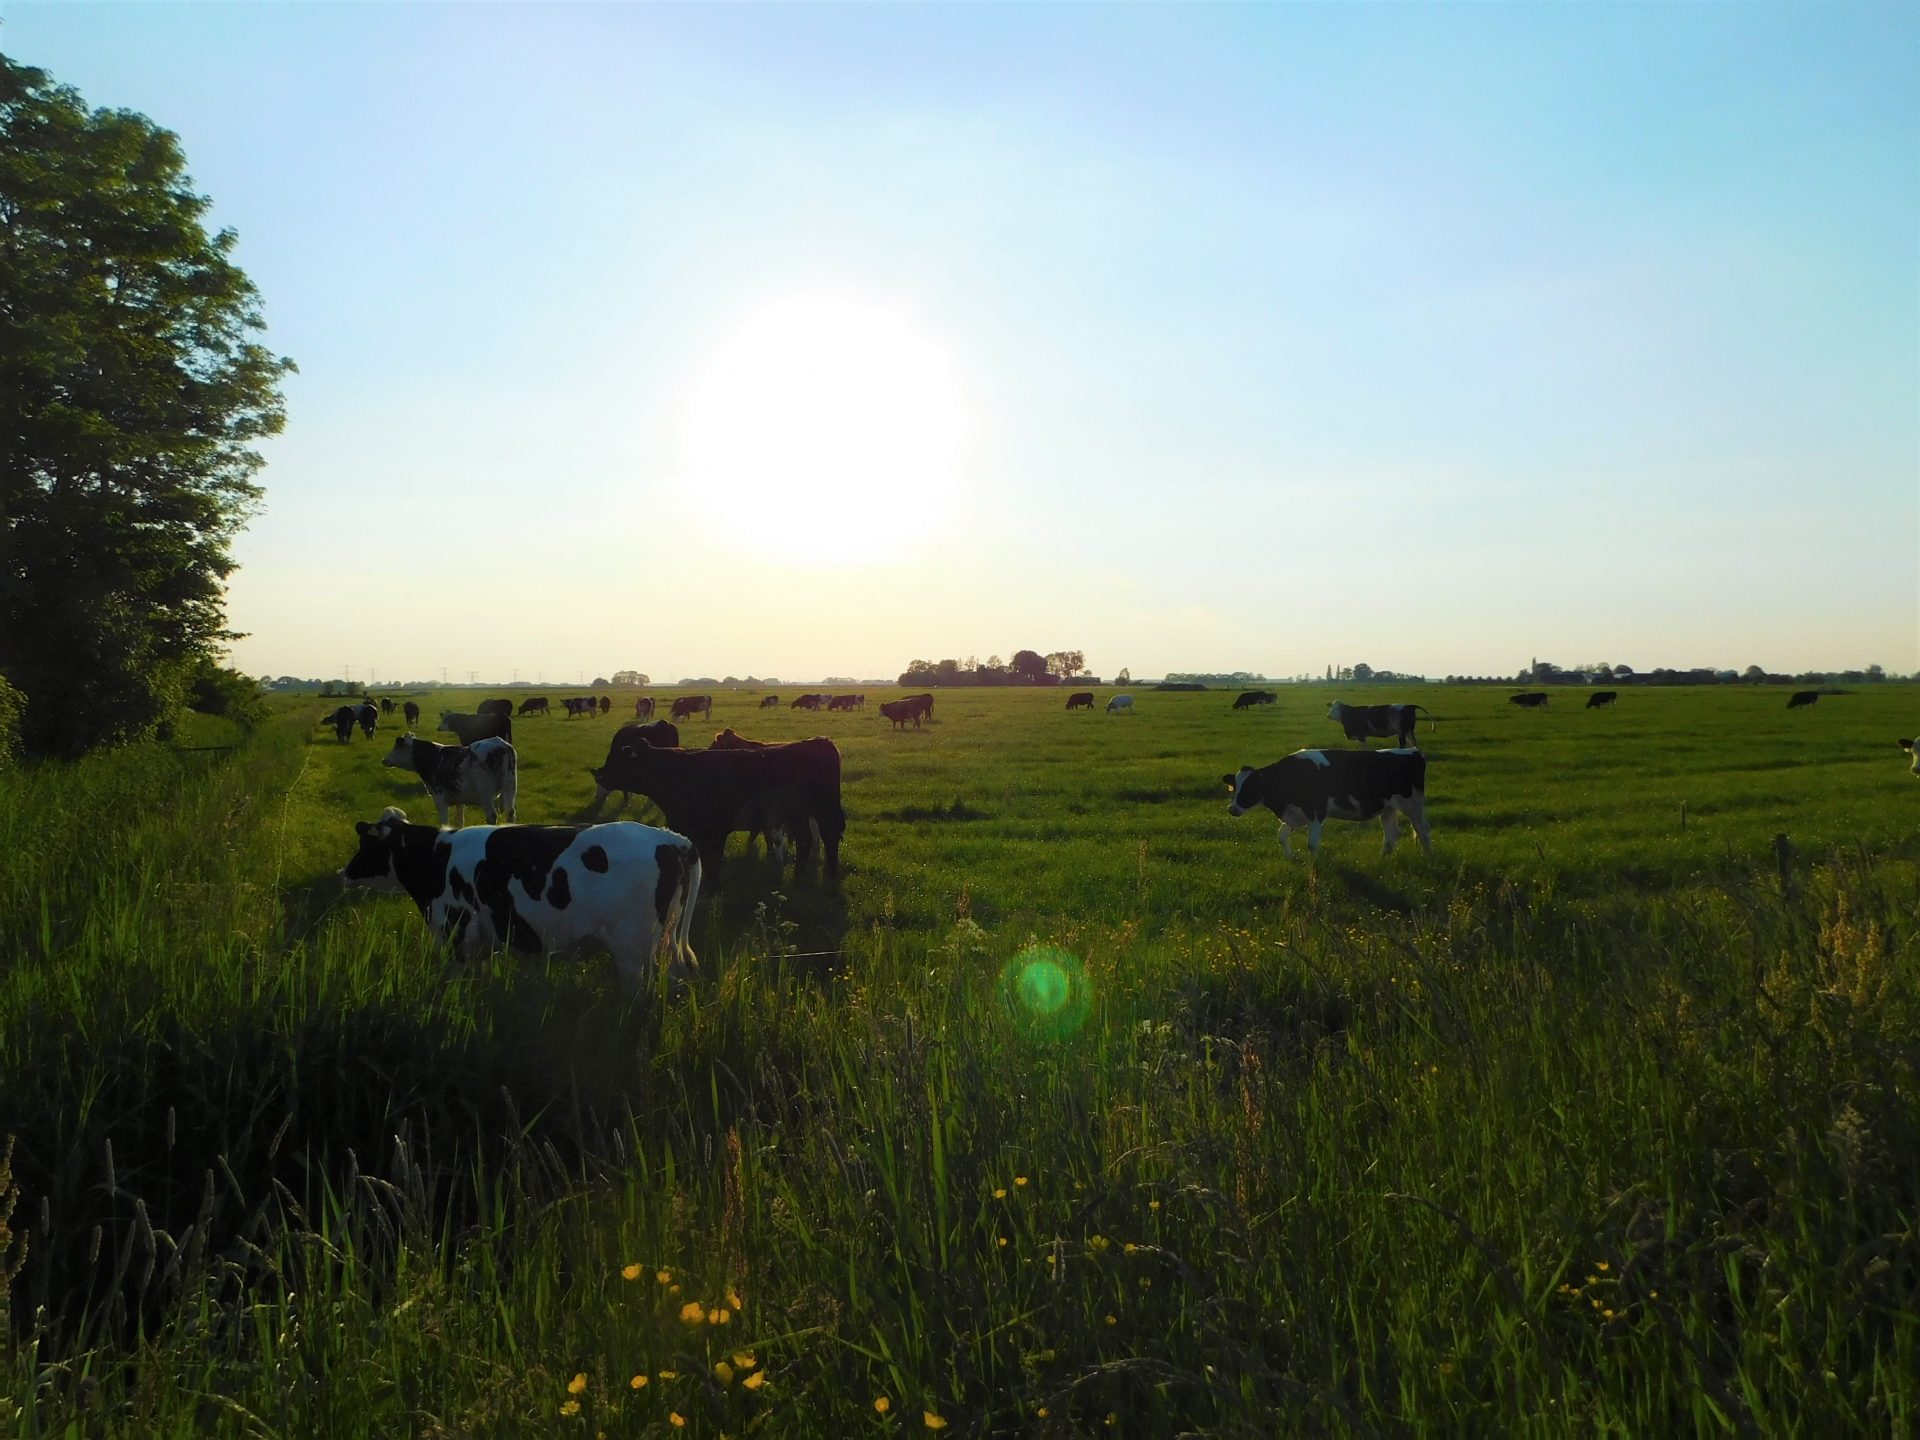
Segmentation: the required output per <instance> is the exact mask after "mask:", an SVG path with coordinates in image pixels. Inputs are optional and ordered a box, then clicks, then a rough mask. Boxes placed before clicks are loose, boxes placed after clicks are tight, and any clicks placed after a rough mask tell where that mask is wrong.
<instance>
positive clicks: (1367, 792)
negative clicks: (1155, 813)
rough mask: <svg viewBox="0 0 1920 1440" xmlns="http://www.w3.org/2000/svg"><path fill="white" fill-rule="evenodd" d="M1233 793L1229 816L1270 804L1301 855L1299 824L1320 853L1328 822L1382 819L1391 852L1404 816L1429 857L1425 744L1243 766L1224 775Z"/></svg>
mask: <svg viewBox="0 0 1920 1440" xmlns="http://www.w3.org/2000/svg"><path fill="white" fill-rule="evenodd" d="M1220 778H1221V780H1222V781H1223V782H1225V784H1226V787H1227V788H1228V789H1229V790H1231V791H1232V792H1233V800H1232V802H1231V803H1230V804H1229V805H1228V806H1227V813H1228V814H1229V815H1244V814H1246V813H1247V811H1249V810H1252V809H1255V808H1256V807H1258V806H1261V805H1264V806H1266V807H1267V808H1268V809H1269V810H1271V811H1273V813H1274V814H1276V815H1278V816H1279V817H1280V848H1281V849H1283V850H1285V851H1286V853H1287V858H1288V859H1289V860H1291V859H1292V858H1293V828H1294V826H1296V825H1305V826H1306V827H1307V850H1308V851H1309V853H1318V851H1319V849H1320V826H1321V823H1322V822H1323V821H1325V820H1327V819H1328V818H1330V817H1331V818H1332V819H1335V820H1371V819H1372V818H1373V817H1374V816H1376V815H1378V816H1380V817H1381V825H1382V827H1383V828H1384V829H1385V831H1386V849H1385V851H1384V853H1385V854H1388V855H1391V854H1392V853H1393V847H1394V845H1395V844H1396V843H1397V842H1398V841H1399V839H1400V824H1399V821H1398V819H1397V816H1398V815H1404V816H1406V817H1407V819H1408V820H1409V821H1410V822H1411V823H1412V825H1413V833H1414V834H1415V835H1417V836H1419V837H1420V846H1421V848H1422V849H1423V850H1425V851H1426V852H1427V853H1428V854H1429V855H1431V854H1432V853H1433V841H1432V839H1431V838H1430V837H1429V835H1428V832H1427V808H1426V792H1427V757H1426V756H1424V755H1422V754H1421V753H1420V752H1419V751H1418V750H1296V751H1294V753H1293V754H1291V755H1289V756H1287V757H1286V758H1285V759H1284V760H1276V761H1274V763H1273V764H1271V765H1267V766H1263V767H1262V768H1261V769H1258V770H1255V769H1254V768H1253V767H1252V766H1250V765H1242V766H1241V767H1240V772H1239V773H1238V774H1237V775H1222V776H1221V777H1220Z"/></svg>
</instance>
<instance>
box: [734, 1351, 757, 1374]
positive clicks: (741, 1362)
mask: <svg viewBox="0 0 1920 1440" xmlns="http://www.w3.org/2000/svg"><path fill="white" fill-rule="evenodd" d="M733 1363H734V1364H735V1365H738V1366H739V1367H740V1368H741V1369H742V1370H751V1369H752V1368H753V1367H754V1366H756V1365H758V1364H759V1363H760V1362H759V1361H758V1360H756V1359H754V1358H753V1353H752V1352H751V1351H748V1350H736V1351H734V1352H733Z"/></svg>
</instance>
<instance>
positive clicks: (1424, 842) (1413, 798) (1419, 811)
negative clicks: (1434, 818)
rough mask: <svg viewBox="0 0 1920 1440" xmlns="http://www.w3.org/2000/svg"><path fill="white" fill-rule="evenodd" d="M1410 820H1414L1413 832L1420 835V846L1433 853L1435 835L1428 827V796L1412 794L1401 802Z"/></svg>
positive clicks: (1428, 852) (1402, 808)
mask: <svg viewBox="0 0 1920 1440" xmlns="http://www.w3.org/2000/svg"><path fill="white" fill-rule="evenodd" d="M1400 808H1401V810H1403V811H1404V812H1405V813H1406V817H1407V819H1408V820H1410V821H1412V822H1413V833H1414V834H1415V835H1416V836H1418V837H1419V840H1420V848H1421V849H1422V850H1424V851H1426V852H1427V854H1429V855H1431V854H1433V836H1432V833H1431V832H1430V831H1429V830H1428V828H1427V797H1426V796H1424V795H1410V796H1408V797H1407V799H1405V800H1403V801H1402V802H1401V804H1400Z"/></svg>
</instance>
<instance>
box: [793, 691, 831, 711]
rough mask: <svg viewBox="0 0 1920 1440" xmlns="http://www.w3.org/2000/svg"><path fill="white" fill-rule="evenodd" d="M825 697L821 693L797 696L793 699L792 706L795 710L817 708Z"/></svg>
mask: <svg viewBox="0 0 1920 1440" xmlns="http://www.w3.org/2000/svg"><path fill="white" fill-rule="evenodd" d="M826 698H827V697H825V696H823V695H801V696H797V697H796V698H795V699H794V702H793V708H794V709H795V710H818V709H819V708H820V705H821V702H822V701H823V700H825V699H826Z"/></svg>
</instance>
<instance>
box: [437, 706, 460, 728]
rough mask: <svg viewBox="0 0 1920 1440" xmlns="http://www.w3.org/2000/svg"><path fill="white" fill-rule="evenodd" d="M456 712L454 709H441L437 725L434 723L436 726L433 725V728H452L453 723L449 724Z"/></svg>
mask: <svg viewBox="0 0 1920 1440" xmlns="http://www.w3.org/2000/svg"><path fill="white" fill-rule="evenodd" d="M456 713H458V712H456V711H453V710H442V711H441V712H440V723H439V724H438V725H436V726H434V729H436V730H451V729H453V725H452V724H451V721H452V720H453V717H454V715H455V714H456Z"/></svg>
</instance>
